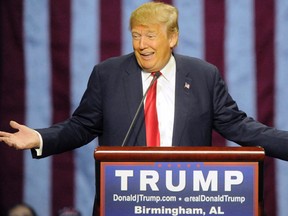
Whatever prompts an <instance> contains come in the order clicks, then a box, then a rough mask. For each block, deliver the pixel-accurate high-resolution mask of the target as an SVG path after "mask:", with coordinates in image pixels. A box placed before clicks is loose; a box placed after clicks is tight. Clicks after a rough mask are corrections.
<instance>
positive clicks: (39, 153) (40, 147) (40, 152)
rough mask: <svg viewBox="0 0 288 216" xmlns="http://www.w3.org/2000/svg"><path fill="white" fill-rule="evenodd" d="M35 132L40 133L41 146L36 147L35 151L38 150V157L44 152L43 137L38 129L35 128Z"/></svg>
mask: <svg viewBox="0 0 288 216" xmlns="http://www.w3.org/2000/svg"><path fill="white" fill-rule="evenodd" d="M35 132H36V133H37V134H38V136H39V140H40V143H39V148H34V149H35V151H36V155H37V157H38V156H42V152H43V139H42V136H41V134H40V133H39V132H38V131H36V130H35Z"/></svg>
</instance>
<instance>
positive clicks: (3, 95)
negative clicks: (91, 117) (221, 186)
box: [0, 0, 288, 216]
mask: <svg viewBox="0 0 288 216" xmlns="http://www.w3.org/2000/svg"><path fill="white" fill-rule="evenodd" d="M144 2H146V1H143V0H137V1H136V0H109V1H107V0H106V1H105V0H61V1H57V0H41V1H40V0H13V1H8V0H2V1H0V10H1V13H0V27H1V33H0V34H1V36H0V41H1V44H0V50H1V52H0V53H1V54H0V55H1V56H0V90H1V91H0V130H9V131H12V130H11V129H10V128H9V126H8V124H9V120H11V119H13V120H16V121H18V122H20V123H23V124H27V125H28V126H30V127H32V128H41V127H47V126H49V125H51V124H53V123H55V122H59V121H62V120H65V119H66V118H68V117H69V116H70V115H71V113H72V112H73V110H74V109H75V108H76V107H77V105H78V103H79V101H80V99H81V96H82V94H83V91H84V90H85V88H86V84H87V80H88V77H89V75H90V72H91V71H92V68H93V66H94V65H95V64H97V63H99V62H100V61H102V60H104V59H107V58H109V57H111V56H118V55H122V54H126V53H129V52H131V51H132V46H131V36H130V32H129V29H128V20H129V16H130V13H131V12H132V11H133V10H134V9H135V8H136V7H138V6H139V5H140V4H142V3H144ZM165 2H167V3H171V4H173V5H175V6H176V7H177V8H178V9H179V25H180V38H179V45H178V47H177V48H176V49H175V52H176V53H179V54H185V55H189V56H195V57H199V58H202V59H205V60H207V61H209V62H211V63H213V64H215V65H216V66H217V67H218V68H219V69H220V70H221V73H222V76H223V78H224V79H225V81H226V83H227V85H228V88H229V91H230V93H231V95H232V96H233V98H234V99H235V100H236V101H237V103H238V105H239V107H240V109H242V110H244V111H245V112H247V114H248V115H249V116H252V117H254V118H255V119H257V120H259V121H261V122H263V123H265V124H267V125H269V126H275V127H277V128H279V129H283V130H288V99H287V97H288V96H287V95H288V1H286V0H233V1H232V0H226V1H225V0H166V1H165ZM213 144H214V145H218V146H224V145H235V144H234V143H231V142H228V141H226V140H224V139H223V138H221V137H220V136H219V135H217V134H214V138H213ZM96 146H97V140H95V141H93V142H91V143H90V144H89V145H86V146H84V147H82V148H81V149H77V150H75V151H72V152H67V153H63V154H60V155H56V156H51V157H49V158H45V159H41V160H34V159H31V154H30V151H15V150H13V149H10V148H8V147H6V146H5V145H3V144H1V145H0V160H1V163H0V180H1V181H0V215H4V212H5V211H6V210H7V208H9V206H11V205H13V204H15V203H18V202H26V203H28V204H30V205H31V206H33V207H34V208H35V210H36V212H37V213H38V214H39V215H41V216H50V215H51V216H52V215H56V212H57V211H58V210H59V209H61V208H63V207H65V206H73V207H75V208H77V209H78V210H80V211H81V212H82V215H84V216H86V215H87V216H88V215H91V213H92V205H93V199H94V194H95V187H94V178H95V176H94V158H93V150H94V148H95V147H96ZM287 168H288V163H287V162H283V161H280V160H277V159H272V158H267V159H265V163H264V172H265V174H264V183H265V185H264V199H265V211H266V214H267V215H270V216H286V215H287V212H288V205H287V200H288V186H287V182H288V172H287V170H288V169H287Z"/></svg>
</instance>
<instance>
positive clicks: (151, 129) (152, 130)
mask: <svg viewBox="0 0 288 216" xmlns="http://www.w3.org/2000/svg"><path fill="white" fill-rule="evenodd" d="M152 75H153V76H154V73H152ZM156 90H157V79H156V80H155V82H154V83H153V85H152V86H151V88H150V89H149V91H148V93H147V97H146V102H145V125H146V143H147V146H160V133H159V128H158V117H157V110H156Z"/></svg>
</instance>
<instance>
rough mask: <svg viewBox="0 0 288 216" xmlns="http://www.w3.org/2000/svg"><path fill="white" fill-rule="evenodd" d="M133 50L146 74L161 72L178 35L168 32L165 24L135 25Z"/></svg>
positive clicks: (133, 28) (132, 30) (133, 29)
mask: <svg viewBox="0 0 288 216" xmlns="http://www.w3.org/2000/svg"><path fill="white" fill-rule="evenodd" d="M131 33H132V41H133V49H134V53H135V56H136V59H137V62H138V64H139V65H140V67H141V68H142V69H143V70H144V71H146V72H156V71H160V70H161V69H162V68H163V67H164V66H165V65H166V64H167V63H168V61H169V59H170V56H171V53H172V48H173V47H174V46H175V45H176V44H177V40H178V34H177V33H174V34H173V33H170V34H168V32H167V27H166V26H165V25H164V24H147V25H135V26H132V28H131Z"/></svg>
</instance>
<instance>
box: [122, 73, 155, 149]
mask: <svg viewBox="0 0 288 216" xmlns="http://www.w3.org/2000/svg"><path fill="white" fill-rule="evenodd" d="M160 76H161V72H160V71H157V72H155V73H154V74H153V79H152V81H151V83H150V85H149V86H148V88H147V89H146V92H145V94H144V95H143V97H142V100H141V102H140V104H139V106H138V108H137V111H136V113H135V115H134V117H133V120H132V122H131V124H130V127H129V129H128V131H127V133H126V136H125V138H124V140H123V142H122V145H121V147H123V146H125V145H126V142H127V139H128V137H129V135H130V133H131V130H132V128H133V127H134V125H135V121H136V119H137V117H138V115H139V112H140V109H141V106H142V105H143V103H144V100H145V98H146V95H147V93H148V91H149V89H150V88H151V87H152V85H153V84H154V82H155V81H156V80H157V79H158V78H159V77H160Z"/></svg>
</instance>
